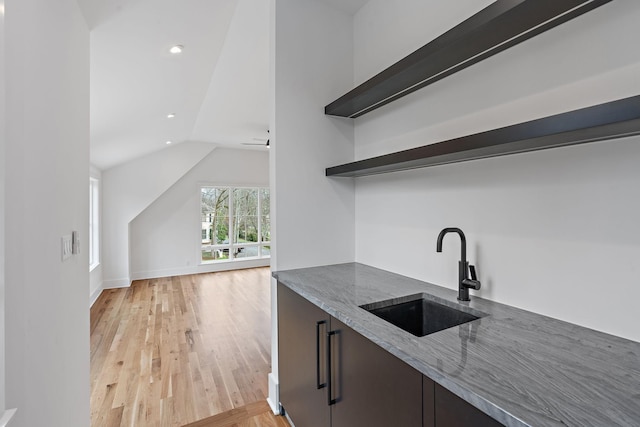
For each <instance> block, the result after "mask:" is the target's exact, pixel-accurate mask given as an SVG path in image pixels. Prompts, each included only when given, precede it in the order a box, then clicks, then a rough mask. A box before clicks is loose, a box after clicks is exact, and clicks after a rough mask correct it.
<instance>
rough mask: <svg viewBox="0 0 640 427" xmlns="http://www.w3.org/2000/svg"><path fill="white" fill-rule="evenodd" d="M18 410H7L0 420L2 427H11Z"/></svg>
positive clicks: (0, 426)
mask: <svg viewBox="0 0 640 427" xmlns="http://www.w3.org/2000/svg"><path fill="white" fill-rule="evenodd" d="M17 410H18V409H16V408H14V409H7V410H6V411H4V414H2V418H0V427H11V419H12V418H13V415H14V414H15V413H16V411H17Z"/></svg>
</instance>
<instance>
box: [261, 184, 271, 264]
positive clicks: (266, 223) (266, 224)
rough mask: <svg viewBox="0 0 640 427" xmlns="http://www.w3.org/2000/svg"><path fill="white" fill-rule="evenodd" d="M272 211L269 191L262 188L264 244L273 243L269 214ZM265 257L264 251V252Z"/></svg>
mask: <svg viewBox="0 0 640 427" xmlns="http://www.w3.org/2000/svg"><path fill="white" fill-rule="evenodd" d="M270 209H271V204H270V198H269V189H268V188H261V189H260V231H261V233H262V236H261V237H262V239H261V241H263V242H270V241H271V222H270V220H269V212H270ZM262 254H263V255H264V254H265V253H264V250H263V252H262Z"/></svg>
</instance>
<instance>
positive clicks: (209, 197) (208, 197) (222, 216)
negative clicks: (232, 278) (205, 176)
mask: <svg viewBox="0 0 640 427" xmlns="http://www.w3.org/2000/svg"><path fill="white" fill-rule="evenodd" d="M200 209H201V212H200V213H201V218H202V219H201V223H202V236H201V237H202V260H203V261H211V260H218V259H227V258H229V250H228V249H226V252H225V251H224V250H223V249H219V248H218V249H213V248H212V247H211V246H212V245H223V244H229V189H228V188H217V187H203V188H202V189H201V204H200Z"/></svg>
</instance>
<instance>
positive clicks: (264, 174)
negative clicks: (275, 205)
mask: <svg viewBox="0 0 640 427" xmlns="http://www.w3.org/2000/svg"><path fill="white" fill-rule="evenodd" d="M201 185H221V186H226V185H228V186H237V187H268V186H269V153H268V151H266V150H265V151H255V150H241V149H228V148H217V149H216V150H214V151H213V152H211V153H209V154H208V155H207V156H206V157H205V158H204V159H202V160H201V161H200V162H199V163H198V164H197V165H195V166H194V167H193V168H192V169H191V170H190V171H189V172H187V173H186V174H185V175H184V176H183V177H182V178H180V179H179V180H178V181H177V182H176V183H175V184H174V185H172V186H171V187H170V188H169V189H168V190H167V191H166V192H164V193H163V194H162V195H161V196H160V197H158V198H157V199H156V200H155V201H154V202H153V203H151V204H150V205H149V206H148V207H147V208H146V209H145V210H144V211H143V212H142V213H140V215H138V216H137V217H136V218H135V219H134V220H133V221H131V226H130V236H131V245H130V246H131V276H132V279H133V280H136V279H144V278H152V277H165V276H173V275H180V274H194V273H202V272H207V271H218V270H221V269H233V268H247V267H255V266H265V265H269V259H263V260H249V261H235V262H228V263H215V264H203V265H200V249H201V244H200V237H201V236H200V234H201V217H200V186H201Z"/></svg>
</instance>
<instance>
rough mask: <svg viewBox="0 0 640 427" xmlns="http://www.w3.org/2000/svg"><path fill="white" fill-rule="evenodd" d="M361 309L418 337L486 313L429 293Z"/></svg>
mask: <svg viewBox="0 0 640 427" xmlns="http://www.w3.org/2000/svg"><path fill="white" fill-rule="evenodd" d="M452 305H453V306H455V307H456V308H454V307H451V306H452ZM360 307H361V308H363V309H365V310H367V311H368V312H370V313H372V314H375V315H376V316H378V317H380V318H381V319H384V320H386V321H387V322H389V323H391V324H393V325H395V326H397V327H399V328H400V329H403V330H405V331H407V332H410V333H412V334H413V335H415V336H418V337H423V336H425V335H429V334H433V333H435V332H438V331H442V330H444V329H449V328H452V327H454V326H458V325H462V324H463V323H467V322H471V321H473V320H477V319H479V318H481V317H484V316H486V314H485V313H481V312H479V311H477V310H473V309H471V308H469V307H466V306H461V305H459V304H455V303H451V302H449V301H446V300H440V299H439V298H437V297H434V296H432V295H429V294H415V295H408V296H404V297H400V298H393V299H389V300H385V301H378V302H374V303H371V304H365V305H361V306H360Z"/></svg>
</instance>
